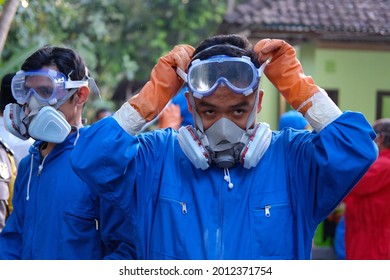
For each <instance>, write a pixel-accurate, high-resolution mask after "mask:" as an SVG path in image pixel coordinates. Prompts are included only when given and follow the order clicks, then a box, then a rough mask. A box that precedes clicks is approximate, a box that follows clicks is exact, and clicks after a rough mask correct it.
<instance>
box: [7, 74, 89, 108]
mask: <svg viewBox="0 0 390 280" xmlns="http://www.w3.org/2000/svg"><path fill="white" fill-rule="evenodd" d="M83 86H88V81H87V80H85V81H72V80H71V79H70V77H68V79H67V78H66V76H65V75H64V74H62V73H61V72H58V71H55V70H53V69H47V68H42V69H40V70H36V71H19V72H17V73H16V75H15V76H14V78H13V79H12V83H11V89H12V95H13V96H14V98H15V99H16V101H17V102H18V103H19V104H21V105H23V104H25V103H27V102H28V100H29V99H30V97H31V96H32V95H34V96H35V97H36V98H37V99H38V101H40V102H41V103H42V104H45V105H54V104H56V103H57V102H60V101H62V100H64V99H66V98H67V97H68V95H69V94H73V93H74V92H70V91H69V90H70V89H76V88H80V87H83Z"/></svg>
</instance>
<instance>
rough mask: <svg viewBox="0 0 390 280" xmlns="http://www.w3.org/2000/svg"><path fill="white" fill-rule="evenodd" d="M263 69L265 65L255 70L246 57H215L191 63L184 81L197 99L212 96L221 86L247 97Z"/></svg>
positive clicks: (252, 90)
mask: <svg viewBox="0 0 390 280" xmlns="http://www.w3.org/2000/svg"><path fill="white" fill-rule="evenodd" d="M264 67H265V63H263V65H262V66H261V67H260V68H256V67H255V65H254V64H253V63H252V62H251V60H250V58H249V57H247V56H242V57H231V56H226V55H217V56H213V57H211V58H209V59H206V60H199V59H196V60H194V61H192V64H191V66H190V67H189V69H188V74H185V73H184V75H185V77H184V80H185V81H186V82H187V84H188V88H189V91H190V92H191V93H192V94H193V96H194V97H196V98H198V99H201V98H202V97H204V96H209V95H211V94H213V92H214V91H215V90H216V89H217V87H219V86H221V85H225V86H227V87H229V88H230V89H231V90H232V91H234V92H235V93H237V94H242V95H245V96H247V95H249V94H251V93H253V92H254V90H255V89H256V88H257V87H258V85H259V82H260V77H261V74H262V73H263V70H264ZM179 75H180V76H182V75H183V73H179Z"/></svg>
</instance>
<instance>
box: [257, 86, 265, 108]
mask: <svg viewBox="0 0 390 280" xmlns="http://www.w3.org/2000/svg"><path fill="white" fill-rule="evenodd" d="M263 96H264V91H263V90H262V89H260V90H259V103H257V113H260V111H261V109H262V106H261V103H262V102H263Z"/></svg>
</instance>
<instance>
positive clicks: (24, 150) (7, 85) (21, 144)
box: [0, 73, 34, 166]
mask: <svg viewBox="0 0 390 280" xmlns="http://www.w3.org/2000/svg"><path fill="white" fill-rule="evenodd" d="M14 76H15V73H10V74H7V75H5V76H4V77H3V78H2V80H1V91H0V137H1V138H2V139H3V141H4V142H5V143H6V144H7V145H8V146H9V147H10V148H11V149H12V151H13V152H14V158H15V164H16V166H18V165H19V162H20V160H21V159H22V158H24V157H25V156H26V155H27V154H28V149H29V148H30V146H31V145H32V144H33V143H34V140H33V139H32V138H29V139H27V140H22V139H20V138H18V137H16V136H14V135H13V134H11V133H10V132H9V131H8V130H7V129H6V128H5V127H4V119H3V113H4V109H5V106H6V105H7V104H9V103H16V100H15V98H14V97H13V96H12V92H11V81H12V78H13V77H14Z"/></svg>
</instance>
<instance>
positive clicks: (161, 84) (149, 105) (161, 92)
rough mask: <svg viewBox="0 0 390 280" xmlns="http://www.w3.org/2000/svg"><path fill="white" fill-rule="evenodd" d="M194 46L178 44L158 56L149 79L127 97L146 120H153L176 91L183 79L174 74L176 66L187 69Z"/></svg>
mask: <svg viewBox="0 0 390 280" xmlns="http://www.w3.org/2000/svg"><path fill="white" fill-rule="evenodd" d="M193 53H194V48H193V47H192V46H190V45H178V46H175V47H174V48H173V50H171V51H170V52H169V53H168V54H166V55H165V56H163V57H160V59H159V60H158V62H157V64H156V65H155V66H154V68H153V70H152V73H151V74H150V80H149V82H147V83H146V85H145V86H144V87H143V88H142V89H141V91H140V92H139V93H138V94H137V95H135V96H133V97H132V98H130V99H129V101H128V102H129V103H130V105H131V106H133V108H134V109H136V110H137V111H138V112H139V113H140V115H141V116H142V117H143V118H144V119H145V120H146V121H148V122H149V121H151V120H153V119H154V118H155V117H156V116H157V115H158V114H159V113H160V112H161V111H162V110H163V109H164V107H165V105H166V104H167V103H168V101H169V100H171V98H172V97H173V96H174V95H175V94H176V93H177V91H178V90H179V88H180V87H181V86H182V84H183V82H184V81H183V80H182V79H181V78H179V76H178V75H177V74H176V68H177V67H179V68H180V69H182V70H183V71H187V68H188V65H189V63H190V61H191V57H192V54H193Z"/></svg>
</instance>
